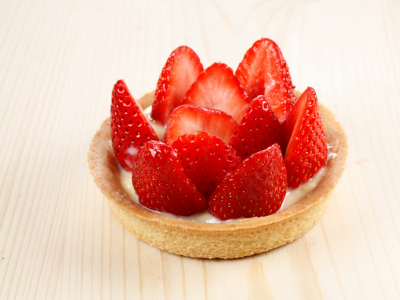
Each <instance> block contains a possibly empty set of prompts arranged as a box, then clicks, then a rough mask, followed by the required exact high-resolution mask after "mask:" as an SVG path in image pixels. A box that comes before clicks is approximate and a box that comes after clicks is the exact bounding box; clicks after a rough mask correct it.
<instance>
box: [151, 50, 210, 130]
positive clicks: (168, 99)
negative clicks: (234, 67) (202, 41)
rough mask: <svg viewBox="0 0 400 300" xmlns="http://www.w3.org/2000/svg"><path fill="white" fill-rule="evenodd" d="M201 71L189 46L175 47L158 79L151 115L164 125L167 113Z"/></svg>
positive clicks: (182, 97) (181, 98)
mask: <svg viewBox="0 0 400 300" xmlns="http://www.w3.org/2000/svg"><path fill="white" fill-rule="evenodd" d="M201 72H203V65H202V64H201V62H200V58H199V57H198V56H197V54H196V53H195V52H194V51H193V50H192V49H191V48H189V47H186V46H181V47H178V48H177V49H175V50H174V51H173V52H172V53H171V55H170V56H169V58H168V60H167V62H166V64H165V66H164V68H163V69H162V72H161V75H160V77H159V79H158V83H157V87H156V90H155V95H154V102H153V107H152V113H151V117H152V118H153V119H154V120H158V121H160V122H161V123H162V124H163V125H166V124H167V122H168V118H169V115H170V114H171V112H172V111H173V110H174V109H175V108H176V107H178V106H179V105H181V103H182V101H183V99H184V98H185V95H186V92H187V91H188V89H189V88H190V86H191V85H192V84H193V82H194V81H195V80H196V78H197V77H198V76H199V75H200V73H201Z"/></svg>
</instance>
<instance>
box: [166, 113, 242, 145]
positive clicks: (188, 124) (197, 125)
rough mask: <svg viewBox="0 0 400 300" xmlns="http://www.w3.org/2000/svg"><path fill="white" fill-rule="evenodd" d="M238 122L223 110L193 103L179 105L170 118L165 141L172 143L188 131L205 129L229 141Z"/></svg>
mask: <svg viewBox="0 0 400 300" xmlns="http://www.w3.org/2000/svg"><path fill="white" fill-rule="evenodd" d="M237 126H238V124H237V122H236V121H235V120H234V119H233V118H232V116H230V115H228V114H227V113H224V112H223V111H220V110H217V109H211V108H205V107H196V106H192V105H181V106H179V107H177V108H176V109H175V110H174V111H173V112H172V114H171V117H170V118H169V121H168V125H167V129H166V131H165V141H166V143H167V144H168V145H171V144H172V143H173V142H174V141H175V140H176V139H177V138H178V137H179V136H181V135H184V134H186V133H196V132H197V131H199V130H200V131H205V132H208V133H209V134H211V135H215V136H217V137H219V138H220V139H221V140H223V141H224V143H228V142H229V139H230V138H231V136H232V134H233V133H234V132H235V129H236V127H237Z"/></svg>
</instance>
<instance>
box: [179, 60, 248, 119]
mask: <svg viewBox="0 0 400 300" xmlns="http://www.w3.org/2000/svg"><path fill="white" fill-rule="evenodd" d="M249 102H250V99H249V97H248V96H247V95H246V93H245V92H244V90H243V88H242V87H241V86H240V82H239V80H238V79H237V78H236V76H235V75H234V74H233V71H232V69H231V68H229V67H228V66H227V65H225V64H223V63H214V64H213V65H211V66H210V67H208V68H207V69H206V70H205V71H204V72H203V73H202V74H200V76H199V78H197V80H196V81H195V82H194V83H193V85H192V86H191V87H190V89H189V90H188V92H187V94H186V97H185V99H184V100H183V102H182V104H188V105H194V106H201V107H208V108H214V109H218V110H222V111H224V112H226V113H227V114H229V115H231V116H232V117H233V118H234V119H235V120H236V121H237V122H240V120H241V119H242V118H243V115H244V114H245V113H246V109H247V106H248V105H249Z"/></svg>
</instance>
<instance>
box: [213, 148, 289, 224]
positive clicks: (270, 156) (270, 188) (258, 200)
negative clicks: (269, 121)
mask: <svg viewBox="0 0 400 300" xmlns="http://www.w3.org/2000/svg"><path fill="white" fill-rule="evenodd" d="M286 180H287V178H286V168H285V163H284V161H283V157H282V152H281V150H280V148H279V146H278V145H277V144H274V145H272V146H271V147H269V148H268V149H266V150H263V151H260V152H257V153H256V154H254V155H252V156H251V157H250V158H247V159H246V160H244V161H243V163H242V164H240V165H239V166H237V168H236V170H235V171H234V172H231V173H229V174H228V175H227V176H226V177H225V179H224V180H223V181H222V183H221V184H220V185H219V186H218V187H217V189H216V190H215V192H214V193H213V194H212V195H211V197H210V199H209V202H208V211H209V212H210V213H211V214H212V215H214V216H215V217H217V218H218V219H220V220H229V219H238V218H251V217H263V216H267V215H270V214H273V213H275V212H277V211H278V210H279V208H280V207H281V205H282V202H283V200H284V199H285V195H286V185H287V181H286Z"/></svg>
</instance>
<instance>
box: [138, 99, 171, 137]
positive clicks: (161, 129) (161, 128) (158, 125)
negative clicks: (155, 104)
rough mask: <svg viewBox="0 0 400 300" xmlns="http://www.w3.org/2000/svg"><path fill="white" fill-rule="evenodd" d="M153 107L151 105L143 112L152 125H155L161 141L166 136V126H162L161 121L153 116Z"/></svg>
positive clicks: (154, 127)
mask: <svg viewBox="0 0 400 300" xmlns="http://www.w3.org/2000/svg"><path fill="white" fill-rule="evenodd" d="M151 109H152V106H151V105H150V106H149V107H147V108H146V109H145V110H144V111H143V112H144V115H145V116H146V118H147V120H148V121H149V123H150V125H151V127H153V129H154V131H155V132H156V134H157V136H158V138H159V139H160V141H162V140H164V136H165V129H166V128H165V127H164V126H162V124H161V122H160V121H156V120H153V119H152V117H151Z"/></svg>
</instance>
